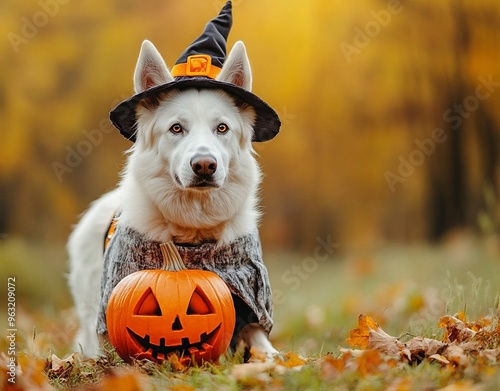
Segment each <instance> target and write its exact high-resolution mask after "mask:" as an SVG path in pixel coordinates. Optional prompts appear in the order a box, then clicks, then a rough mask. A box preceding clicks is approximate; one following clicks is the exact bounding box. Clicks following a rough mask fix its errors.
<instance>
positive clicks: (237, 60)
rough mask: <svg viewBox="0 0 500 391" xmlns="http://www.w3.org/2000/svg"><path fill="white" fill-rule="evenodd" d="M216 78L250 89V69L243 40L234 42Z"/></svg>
mask: <svg viewBox="0 0 500 391" xmlns="http://www.w3.org/2000/svg"><path fill="white" fill-rule="evenodd" d="M216 80H218V81H223V82H226V83H231V84H235V85H237V86H239V87H242V88H244V89H246V90H248V91H251V90H252V70H251V68H250V61H248V56H247V51H246V49H245V45H244V44H243V42H241V41H238V42H236V43H235V44H234V46H233V48H232V49H231V52H230V53H229V55H228V56H227V59H226V61H225V62H224V65H223V67H222V71H220V73H219V74H218V75H217V78H216Z"/></svg>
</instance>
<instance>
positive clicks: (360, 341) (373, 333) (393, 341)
mask: <svg viewBox="0 0 500 391" xmlns="http://www.w3.org/2000/svg"><path fill="white" fill-rule="evenodd" d="M346 342H347V343H348V344H349V345H350V346H353V347H359V348H361V349H375V350H378V351H380V352H382V353H385V354H399V353H400V352H401V350H402V349H403V344H402V343H401V342H400V341H399V340H398V339H397V338H396V337H393V336H391V335H389V334H387V333H386V332H385V331H384V330H382V329H381V328H380V327H379V325H378V324H377V323H376V322H375V321H374V320H373V319H372V318H371V317H370V316H368V315H364V314H361V315H359V317H358V327H357V328H355V329H353V330H351V331H349V338H348V339H347V341H346Z"/></svg>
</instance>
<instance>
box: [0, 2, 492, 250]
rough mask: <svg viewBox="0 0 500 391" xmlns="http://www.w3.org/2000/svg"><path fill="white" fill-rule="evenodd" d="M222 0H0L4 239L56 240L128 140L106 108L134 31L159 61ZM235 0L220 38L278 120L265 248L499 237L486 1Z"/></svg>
mask: <svg viewBox="0 0 500 391" xmlns="http://www.w3.org/2000/svg"><path fill="white" fill-rule="evenodd" d="M223 4H224V1H222V0H213V1H201V0H194V1H191V2H182V1H173V0H168V1H147V2H141V1H132V0H121V1H119V0H112V1H106V2H98V1H85V2H83V1H73V0H72V1H70V0H40V1H29V2H20V1H17V0H4V1H3V2H2V4H1V5H0V37H3V38H2V40H1V41H0V58H1V61H0V74H1V75H2V77H1V79H0V118H1V119H2V130H1V134H2V141H1V142H0V159H1V165H0V197H1V201H0V202H1V204H0V232H1V233H2V235H3V236H4V237H22V238H26V239H28V240H33V241H49V242H53V243H56V244H57V245H62V244H64V242H65V241H66V238H67V235H68V233H69V232H70V229H71V226H72V224H74V223H76V221H77V218H78V215H79V214H80V213H81V212H82V211H83V210H84V209H85V208H86V207H87V205H88V204H89V202H90V201H92V200H93V199H95V198H97V197H98V196H99V195H100V194H102V193H103V192H105V191H107V190H110V189H112V188H113V187H114V186H115V184H116V182H117V180H118V173H119V172H120V170H121V169H122V167H123V164H124V151H125V150H127V149H128V148H129V147H130V143H128V142H127V141H126V140H124V139H123V138H122V137H121V136H120V135H119V133H118V132H117V131H116V130H113V129H111V126H110V125H109V123H108V121H107V118H108V113H109V110H110V109H111V108H112V107H113V106H114V105H115V104H116V103H117V102H119V101H121V100H123V99H125V98H127V97H129V96H130V95H132V94H133V90H132V74H133V70H134V67H135V62H136V59H137V56H138V52H139V48H140V45H141V42H142V40H144V39H149V40H151V41H152V42H153V43H154V44H155V45H156V46H157V48H158V49H159V50H160V52H161V53H162V54H163V56H164V58H165V60H166V62H167V65H169V66H172V65H173V64H174V63H175V60H176V59H177V57H178V56H179V55H180V53H181V52H182V51H183V50H184V48H185V47H186V46H187V45H189V44H190V43H191V42H192V40H193V39H194V38H195V37H196V36H197V35H198V34H199V33H200V32H201V30H202V28H203V26H204V24H205V23H206V22H207V21H208V20H209V19H211V18H212V17H213V16H215V15H216V14H217V13H218V11H219V9H220V8H221V7H222V5H223ZM233 6H234V11H233V14H234V24H233V29H232V31H231V34H230V37H229V42H228V47H229V48H230V47H231V46H232V45H233V44H234V42H236V41H237V40H242V41H244V42H245V44H246V47H247V51H248V54H249V56H250V60H251V64H252V68H253V76H254V88H253V89H254V92H255V93H256V94H257V95H259V96H260V97H262V98H263V99H264V100H266V101H267V102H268V103H269V104H271V105H272V106H273V107H274V108H275V109H276V111H277V112H278V113H279V114H280V116H281V119H282V122H283V126H282V131H281V133H280V134H279V136H278V137H277V138H276V139H275V140H273V141H271V142H269V143H265V144H256V145H255V149H256V151H257V152H258V154H259V157H258V160H259V162H260V164H261V165H262V167H263V171H264V173H265V178H264V184H263V186H262V193H261V194H262V200H261V205H262V209H263V212H264V217H263V220H262V224H261V236H262V241H263V244H264V246H265V248H271V249H279V250H292V251H297V250H299V251H303V252H310V251H311V249H313V248H314V246H315V243H316V240H317V238H318V237H321V238H327V237H331V238H333V239H332V240H334V241H335V242H336V243H340V244H341V245H342V246H341V247H342V249H343V251H348V250H354V251H357V250H358V249H361V250H363V251H365V250H370V249H373V248H375V247H377V246H379V245H381V244H384V243H392V242H397V243H408V242H419V241H428V240H440V239H442V238H443V237H444V236H445V235H447V234H448V233H449V232H454V231H457V230H464V229H465V230H468V231H471V232H474V233H479V234H485V233H486V234H488V235H496V234H498V232H499V230H500V222H499V208H498V205H499V201H498V200H499V198H498V193H499V191H500V187H499V186H500V160H499V158H498V152H499V148H500V130H499V126H500V110H499V109H498V108H499V107H500V89H499V87H500V54H499V53H500V52H499V48H500V3H499V2H498V1H496V0H479V1H472V0H442V1H439V2H434V1H424V0H413V1H397V0H389V1H380V0H366V1H353V2H352V1H351V2H343V1H327V0H310V1H298V0H289V1H284V0H278V1H272V2H270V1H264V0H235V1H234V2H233ZM481 80H483V81H484V80H486V81H487V80H490V84H489V86H483V87H479V86H480V85H481V84H482V81H481ZM478 88H480V91H481V92H482V94H481V98H479V97H478V95H477V92H476V91H477V89H478ZM488 88H489V89H488ZM485 95H488V96H487V97H484V96H485ZM457 105H460V106H457ZM450 110H451V111H450ZM459 122H460V124H459V125H458V123H459ZM435 129H442V130H443V136H442V138H443V139H444V141H442V142H437V141H436V140H433V139H432V137H433V132H434V131H435ZM96 132H98V133H100V135H101V136H102V137H99V138H98V139H94V143H93V144H92V146H91V148H90V149H89V148H86V147H88V145H89V141H88V134H96ZM431 144H432V145H433V146H432V145H431ZM419 145H424V147H421V146H419ZM426 148H427V149H426ZM72 151H73V152H72ZM75 151H77V155H79V157H80V158H79V159H78V158H76V157H75V156H74V154H75ZM68 159H69V160H68ZM68 162H69V163H68ZM404 162H406V163H404ZM62 167H65V168H62Z"/></svg>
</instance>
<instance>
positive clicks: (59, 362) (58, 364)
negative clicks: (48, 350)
mask: <svg viewBox="0 0 500 391" xmlns="http://www.w3.org/2000/svg"><path fill="white" fill-rule="evenodd" d="M75 354H76V353H73V354H70V355H69V356H68V357H66V358H63V359H61V358H59V357H57V356H56V355H55V354H52V356H51V357H50V359H49V366H50V368H49V370H51V371H54V372H62V371H64V370H65V369H66V368H68V367H72V366H73V365H74V364H75Z"/></svg>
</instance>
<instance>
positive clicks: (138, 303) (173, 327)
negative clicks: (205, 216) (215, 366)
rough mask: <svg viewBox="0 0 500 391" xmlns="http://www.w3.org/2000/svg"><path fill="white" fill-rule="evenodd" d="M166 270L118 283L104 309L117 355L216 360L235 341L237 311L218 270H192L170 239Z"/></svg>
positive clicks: (137, 274)
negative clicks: (215, 271) (232, 339)
mask: <svg viewBox="0 0 500 391" xmlns="http://www.w3.org/2000/svg"><path fill="white" fill-rule="evenodd" d="M161 250H162V254H163V258H164V262H165V269H164V270H141V271H138V272H135V273H132V274H130V275H128V276H127V277H125V278H124V279H122V280H121V281H120V282H119V283H118V284H117V285H116V287H115V288H114V290H113V292H112V294H111V297H110V299H109V303H108V309H107V311H106V322H107V327H108V334H109V339H110V342H111V343H112V345H113V346H114V347H115V349H116V352H117V353H118V355H119V356H120V357H121V358H122V359H124V360H125V361H127V362H130V361H131V359H132V358H137V359H144V358H147V359H149V360H152V361H157V362H161V361H163V360H165V359H166V358H168V356H170V354H173V353H176V354H177V355H178V356H179V358H180V361H181V362H182V363H183V364H184V365H189V364H190V363H191V361H192V360H194V361H196V362H197V363H198V364H201V363H202V362H203V361H215V360H217V359H218V357H219V356H220V355H221V354H222V353H224V352H225V351H226V349H227V348H228V346H229V343H230V341H231V338H232V335H233V331H234V325H235V311H234V304H233V300H232V297H231V292H230V291H229V288H228V287H227V285H226V284H225V283H224V281H223V280H222V279H221V278H220V277H219V276H218V275H217V274H215V273H212V272H209V271H205V270H188V269H186V268H185V267H184V264H183V263H182V260H181V258H180V256H179V253H178V252H177V249H176V248H175V245H174V244H173V243H172V242H169V243H166V244H162V245H161Z"/></svg>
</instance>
